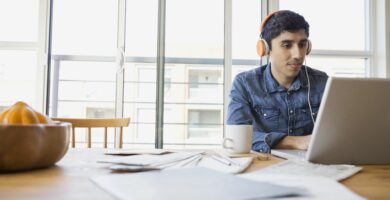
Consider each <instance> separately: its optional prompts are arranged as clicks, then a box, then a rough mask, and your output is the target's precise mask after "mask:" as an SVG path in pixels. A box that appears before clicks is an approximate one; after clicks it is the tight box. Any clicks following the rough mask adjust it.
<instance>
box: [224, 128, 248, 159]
mask: <svg viewBox="0 0 390 200" xmlns="http://www.w3.org/2000/svg"><path fill="white" fill-rule="evenodd" d="M225 130H226V132H225V138H224V139H223V142H222V146H223V148H224V149H226V150H228V151H230V152H232V153H249V152H250V150H251V149H252V135H253V126H252V125H226V129H225Z"/></svg>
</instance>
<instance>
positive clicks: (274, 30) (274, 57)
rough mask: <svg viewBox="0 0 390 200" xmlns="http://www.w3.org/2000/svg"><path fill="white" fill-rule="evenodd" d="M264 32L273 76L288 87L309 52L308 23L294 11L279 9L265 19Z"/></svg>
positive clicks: (262, 34) (263, 37) (263, 36)
mask: <svg viewBox="0 0 390 200" xmlns="http://www.w3.org/2000/svg"><path fill="white" fill-rule="evenodd" d="M261 36H262V39H263V40H265V41H266V43H267V44H268V46H269V57H270V60H271V64H272V65H271V72H272V75H273V77H274V78H275V79H276V80H277V82H278V83H279V84H280V85H283V86H284V87H286V88H289V86H290V85H291V83H292V81H293V80H294V79H295V77H296V76H297V75H298V74H299V71H300V69H301V66H302V64H303V62H304V60H305V56H306V55H307V54H308V53H309V52H310V48H311V44H310V41H309V39H308V37H309V24H308V23H307V22H306V20H305V19H304V18H303V17H302V16H301V15H299V14H297V13H295V12H292V11H278V12H276V13H274V14H271V15H270V16H269V18H268V19H266V21H264V22H263V26H262V30H261Z"/></svg>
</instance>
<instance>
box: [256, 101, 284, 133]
mask: <svg viewBox="0 0 390 200" xmlns="http://www.w3.org/2000/svg"><path fill="white" fill-rule="evenodd" d="M255 111H256V113H257V114H258V117H259V120H260V123H261V125H262V127H264V128H268V131H272V130H273V129H276V128H278V126H279V118H280V110H279V108H275V107H260V106H256V107H255Z"/></svg>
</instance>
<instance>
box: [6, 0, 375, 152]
mask: <svg viewBox="0 0 390 200" xmlns="http://www.w3.org/2000/svg"><path fill="white" fill-rule="evenodd" d="M19 1H21V0H19ZM165 2H166V5H165V7H164V6H162V7H159V2H158V1H156V0H118V1H112V0H100V1H94V0H53V6H54V8H53V27H52V33H53V35H52V38H53V43H52V58H51V69H52V70H51V76H52V77H51V80H52V82H51V86H52V87H51V95H52V96H51V105H50V106H51V114H52V116H58V117H107V116H121V114H122V113H123V116H126V117H130V118H131V124H130V126H129V127H128V128H125V129H124V147H125V148H139V147H141V148H153V147H155V141H156V138H155V136H156V124H157V123H158V122H156V116H157V117H159V116H161V115H162V114H163V126H162V127H158V129H157V130H163V132H164V135H163V143H164V148H196V147H199V148H200V147H202V148H215V147H218V146H220V143H221V139H222V137H223V125H224V116H225V115H226V113H224V111H225V110H224V109H225V108H226V105H227V104H228V102H227V100H228V98H227V95H228V92H227V91H228V88H229V87H230V85H231V82H232V80H233V78H234V76H235V75H236V74H238V73H240V72H242V71H245V70H249V69H253V68H255V67H259V66H260V61H261V60H260V58H259V57H258V56H257V54H256V42H257V40H258V39H259V34H260V30H259V26H260V23H261V18H262V16H264V15H265V14H266V13H262V11H264V10H275V9H291V10H294V11H297V12H298V13H300V14H302V15H303V16H304V17H305V18H306V19H307V20H308V21H309V23H310V25H311V29H310V30H311V31H310V39H311V41H312V43H313V51H312V53H311V54H310V55H309V56H308V57H307V60H306V64H307V65H309V66H311V67H315V68H317V69H320V70H323V71H325V72H327V73H328V74H329V75H331V76H343V77H364V76H370V71H372V66H371V62H372V60H374V59H373V55H372V52H373V50H372V49H370V46H372V44H370V41H371V39H370V38H372V36H371V35H370V32H369V31H367V30H368V27H370V24H369V23H368V22H370V21H371V19H368V17H369V16H370V15H369V14H371V13H368V11H370V9H368V7H367V6H369V5H371V4H372V3H368V2H369V1H368V0H358V1H356V0H347V1H342V2H339V1H336V0H330V1H315V2H312V1H310V0H280V1H259V0H245V1H240V0H232V1H224V0H214V1H208V0H197V1H195V0H167V1H165ZM275 2H276V3H275ZM230 3H231V5H230ZM352 4H353V5H354V6H350V5H352ZM0 5H1V4H0ZM265 5H267V6H268V8H267V9H265V8H262V7H263V6H265ZM275 5H276V6H277V8H276V7H275ZM164 8H165V9H164ZM85 10H88V14H87V15H86V14H85ZM159 11H165V13H166V16H165V21H163V22H162V23H161V24H162V26H163V27H164V28H165V35H164V36H165V41H164V45H165V46H164V50H165V51H164V52H165V57H164V59H163V60H164V62H165V63H164V66H163V67H164V70H165V71H164V77H163V82H164V98H163V99H162V98H159V99H156V90H157V86H158V84H160V83H157V69H162V66H158V67H157V52H160V51H158V48H157V42H158V41H157V38H158V37H159V36H162V32H159V30H158V24H159V21H158V20H159V18H158V17H159V16H158V13H159ZM346 11H348V14H346ZM330 12H331V13H332V14H329V13H330ZM160 13H161V12H160ZM199 13H201V14H199ZM29 16H30V17H31V16H35V14H34V13H33V14H29ZM225 16H226V17H225ZM323 16H327V17H326V18H324V17H323ZM30 17H28V18H27V17H25V18H24V19H25V20H27V19H30ZM31 18H32V17H31ZM230 19H231V20H230ZM21 23H27V22H25V21H23V20H22V22H21ZM33 23H34V22H33V21H31V22H29V23H28V24H33ZM0 24H1V23H0ZM346 24H347V25H348V29H346V28H345V26H346ZM229 27H231V30H229ZM11 28H15V27H11ZM335 30H343V31H335ZM225 31H227V32H225ZM26 32H27V31H26ZM30 32H34V29H32V30H30ZM30 32H29V33H28V34H27V33H26V35H27V36H20V37H19V36H18V37H19V39H20V41H24V42H27V43H26V45H27V46H28V45H30V46H31V44H30V43H28V42H29V41H31V38H32V37H35V36H34V35H33V34H31V35H30ZM228 33H231V34H228ZM159 34H160V35H159ZM0 37H2V35H1V33H0ZM7 37H8V39H9V38H10V37H11V36H10V35H9V34H8V36H7ZM29 38H30V39H29ZM225 42H226V44H224V43H225ZM225 48H226V49H225ZM230 48H231V49H230ZM118 49H122V50H123V51H124V52H123V53H122V52H120V51H118ZM119 52H120V53H119ZM227 52H231V55H230V54H229V53H228V54H226V53H227ZM224 56H226V57H224ZM0 58H2V59H0V60H1V61H0V77H1V78H2V79H1V83H6V85H5V86H4V84H1V85H0V89H1V90H2V91H3V90H4V91H11V90H15V88H16V90H15V91H16V92H14V93H15V97H18V98H22V99H23V98H26V99H28V98H30V96H31V95H32V96H34V94H32V92H31V91H35V90H36V89H37V88H36V84H34V83H36V82H37V78H34V77H36V76H35V75H36V73H37V70H35V69H34V65H33V64H31V63H33V62H37V54H36V52H33V51H30V49H27V50H26V49H25V48H24V49H17V50H14V49H3V48H0ZM122 58H123V59H122ZM122 61H123V62H122ZM263 61H264V60H263ZM24 62H26V63H24ZM230 63H232V66H229V65H230ZM11 66H12V67H11ZM35 67H36V66H35ZM122 67H123V68H122ZM160 67H161V68H160ZM14 69H18V70H27V71H28V72H29V73H30V74H34V73H35V74H34V76H31V77H30V76H28V77H27V76H26V77H20V76H18V75H17V73H16V72H15V71H13V70H14ZM122 69H123V70H122ZM9 74H14V75H13V76H14V80H13V81H14V82H13V83H8V82H7V81H10V80H7V78H8V79H9V77H12V76H11V75H9ZM5 77H7V78H5ZM18 77H19V78H20V80H19V79H18ZM16 82H17V84H15V83H16ZM7 84H8V85H7ZM10 84H13V86H12V87H11V86H9V85H10ZM18 84H19V85H18ZM10 88H11V89H10ZM21 88H28V89H21ZM1 95H2V94H0V101H3V102H0V103H1V104H0V106H1V105H3V104H7V102H10V101H12V100H8V99H7V100H4V98H1V97H2V96H1ZM23 95H24V96H23ZM8 98H9V96H8ZM5 99H6V98H5ZM30 100H31V101H34V100H33V99H31V98H30ZM156 103H163V105H164V110H163V113H160V112H156ZM157 139H159V138H157Z"/></svg>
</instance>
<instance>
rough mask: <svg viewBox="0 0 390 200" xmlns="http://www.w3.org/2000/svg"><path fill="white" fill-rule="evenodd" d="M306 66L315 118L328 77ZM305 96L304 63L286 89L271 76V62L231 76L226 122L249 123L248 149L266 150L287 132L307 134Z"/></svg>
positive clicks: (310, 127)
mask: <svg viewBox="0 0 390 200" xmlns="http://www.w3.org/2000/svg"><path fill="white" fill-rule="evenodd" d="M306 69H307V72H308V75H309V79H310V86H311V87H310V104H311V107H312V111H313V117H314V119H315V118H316V117H317V111H318V108H319V106H320V103H321V99H322V94H323V92H324V88H325V84H326V80H327V78H328V76H327V75H326V73H324V72H322V71H319V70H315V69H312V68H310V67H307V68H306ZM307 95H308V82H307V77H306V72H305V67H304V66H302V68H301V71H300V72H299V74H298V76H297V78H296V79H295V80H294V82H293V83H292V85H291V87H290V89H289V90H286V89H285V88H284V87H282V86H279V84H278V83H277V82H276V80H275V79H274V78H273V76H272V74H271V64H269V65H265V66H262V67H258V68H255V69H252V70H249V71H245V72H242V73H240V74H238V75H237V76H236V77H235V79H234V82H233V85H232V88H231V91H230V103H229V108H228V116H227V124H252V125H253V139H252V149H253V150H255V151H260V152H270V150H271V148H272V147H274V146H275V145H276V144H278V142H279V141H280V140H281V139H283V138H284V137H285V136H287V135H291V136H303V135H308V134H311V132H312V130H313V122H312V119H311V116H310V109H309V104H308V101H307Z"/></svg>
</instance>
